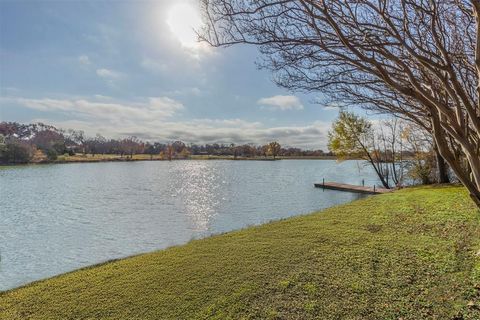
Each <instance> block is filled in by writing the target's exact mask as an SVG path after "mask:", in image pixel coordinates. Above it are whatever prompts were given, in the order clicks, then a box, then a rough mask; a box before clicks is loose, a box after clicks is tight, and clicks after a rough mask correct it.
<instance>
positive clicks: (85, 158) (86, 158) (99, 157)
mask: <svg viewBox="0 0 480 320" xmlns="http://www.w3.org/2000/svg"><path fill="white" fill-rule="evenodd" d="M177 160H233V161H237V160H238V161H277V160H337V158H336V157H335V156H278V157H276V158H273V157H234V156H216V155H190V156H188V157H185V158H173V159H171V160H169V159H165V158H161V157H159V156H157V155H155V156H153V157H151V156H150V155H148V154H135V155H133V156H125V155H124V156H123V157H122V156H120V155H116V154H96V155H95V156H93V155H91V154H75V155H73V156H68V155H65V156H59V157H58V159H57V160H46V159H45V160H41V161H33V162H29V163H6V164H0V166H18V165H36V164H65V163H98V162H131V161H177ZM352 160H355V159H352Z"/></svg>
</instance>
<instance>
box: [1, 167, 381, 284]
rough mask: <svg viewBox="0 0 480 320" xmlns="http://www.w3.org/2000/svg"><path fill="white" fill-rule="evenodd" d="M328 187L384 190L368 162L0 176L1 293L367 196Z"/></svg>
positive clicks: (26, 170)
mask: <svg viewBox="0 0 480 320" xmlns="http://www.w3.org/2000/svg"><path fill="white" fill-rule="evenodd" d="M323 178H325V179H326V180H333V181H338V182H345V183H352V184H361V182H362V179H365V182H366V184H368V185H373V184H376V183H378V180H377V178H376V176H375V175H374V173H373V170H372V169H371V168H370V167H368V166H365V165H364V164H363V162H359V161H345V162H341V163H337V162H335V161H331V160H281V161H231V160H203V161H202V160H198V161H197V160H186V161H172V162H167V161H153V162H128V163H122V162H106V163H79V164H54V165H33V166H16V167H0V192H1V197H0V257H1V260H0V290H6V289H10V288H14V287H17V286H20V285H23V284H26V283H29V282H32V281H35V280H39V279H43V278H47V277H51V276H54V275H57V274H60V273H64V272H67V271H71V270H74V269H78V268H81V267H85V266H88V265H92V264H96V263H100V262H103V261H106V260H109V259H114V258H121V257H126V256H129V255H134V254H138V253H142V252H148V251H152V250H156V249H162V248H166V247H169V246H172V245H178V244H183V243H186V242H188V241H189V240H191V239H195V238H201V237H205V236H207V235H210V234H215V233H221V232H225V231H230V230H235V229H240V228H244V227H247V226H250V225H256V224H261V223H265V222H268V221H271V220H277V219H281V218H286V217H290V216H294V215H299V214H305V213H309V212H312V211H316V210H320V209H323V208H326V207H330V206H334V205H337V204H341V203H345V202H349V201H352V200H354V199H357V198H358V197H359V195H357V194H352V193H343V192H337V191H328V190H325V191H324V190H322V189H318V188H314V187H313V183H314V182H321V181H322V179H323Z"/></svg>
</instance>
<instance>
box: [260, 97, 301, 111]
mask: <svg viewBox="0 0 480 320" xmlns="http://www.w3.org/2000/svg"><path fill="white" fill-rule="evenodd" d="M257 103H258V104H259V105H262V106H267V107H269V108H270V109H271V110H303V104H302V102H301V101H300V99H299V98H298V97H296V96H282V95H278V96H273V97H269V98H262V99H260V100H258V101H257Z"/></svg>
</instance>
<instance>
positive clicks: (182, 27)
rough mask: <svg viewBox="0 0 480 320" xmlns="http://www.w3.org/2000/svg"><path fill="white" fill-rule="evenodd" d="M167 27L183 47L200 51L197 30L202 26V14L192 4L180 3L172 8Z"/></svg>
mask: <svg viewBox="0 0 480 320" xmlns="http://www.w3.org/2000/svg"><path fill="white" fill-rule="evenodd" d="M166 22H167V25H168V27H169V28H170V31H171V32H172V33H173V34H174V35H175V37H176V38H177V40H178V41H179V42H180V43H181V44H182V46H184V47H186V48H188V49H199V48H200V43H199V42H198V41H197V35H196V33H195V31H194V30H195V29H198V28H199V27H200V26H201V23H202V19H201V17H200V14H199V12H198V10H197V8H195V7H194V6H193V5H192V4H189V3H180V4H175V5H174V6H173V7H172V8H170V10H169V12H168V15H167V20H166Z"/></svg>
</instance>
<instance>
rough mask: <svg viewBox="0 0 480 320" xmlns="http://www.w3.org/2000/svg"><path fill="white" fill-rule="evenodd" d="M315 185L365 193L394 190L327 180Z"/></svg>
mask: <svg viewBox="0 0 480 320" xmlns="http://www.w3.org/2000/svg"><path fill="white" fill-rule="evenodd" d="M315 187H317V188H323V189H328V190H337V191H346V192H355V193H365V194H380V193H388V192H392V191H393V189H385V188H378V187H377V186H372V187H367V186H356V185H353V184H346V183H337V182H326V181H325V182H320V183H315Z"/></svg>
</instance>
